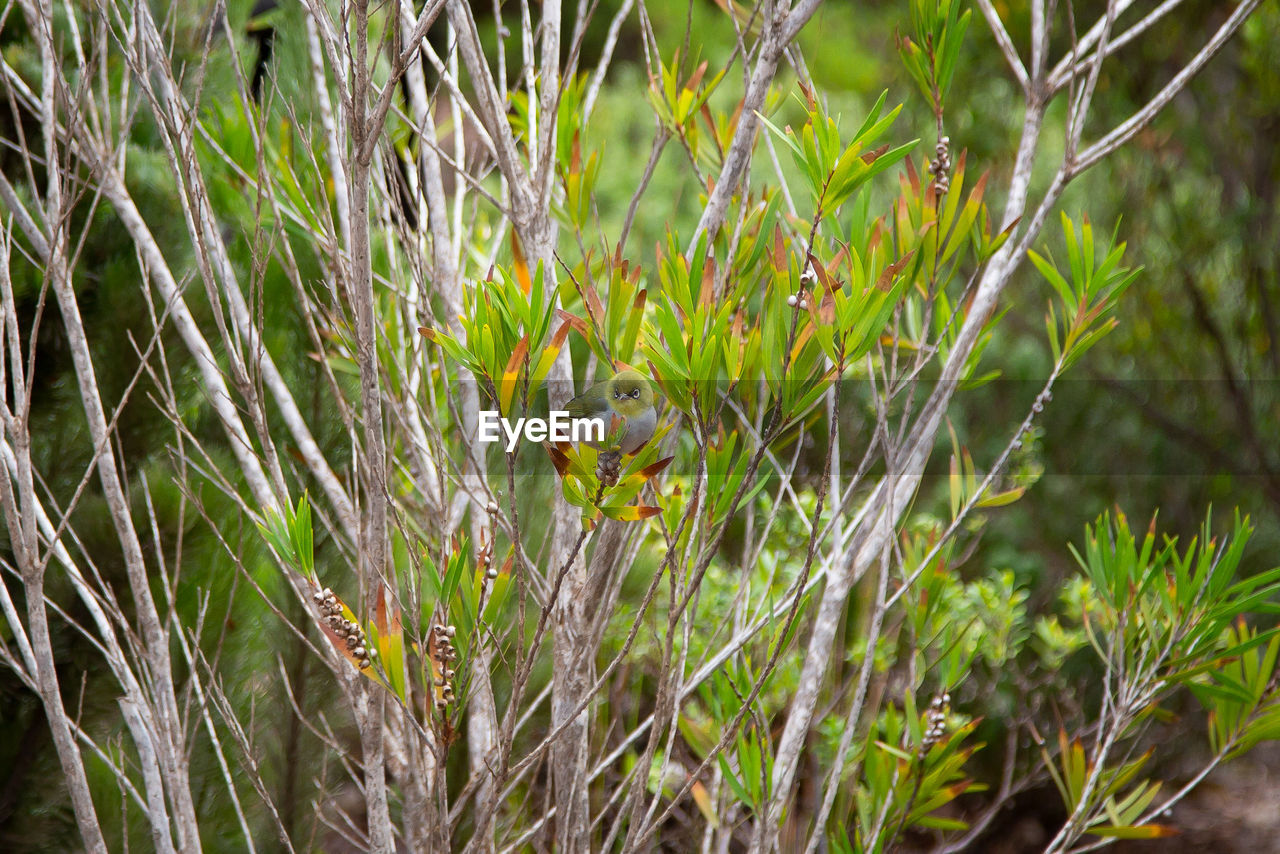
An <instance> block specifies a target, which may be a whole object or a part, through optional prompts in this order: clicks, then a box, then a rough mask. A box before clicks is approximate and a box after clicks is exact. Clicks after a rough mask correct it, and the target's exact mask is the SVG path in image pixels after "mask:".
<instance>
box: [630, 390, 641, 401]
mask: <svg viewBox="0 0 1280 854" xmlns="http://www.w3.org/2000/svg"><path fill="white" fill-rule="evenodd" d="M631 396H632V397H633V398H635V399H636V400H639V399H640V389H638V388H633V389H631Z"/></svg>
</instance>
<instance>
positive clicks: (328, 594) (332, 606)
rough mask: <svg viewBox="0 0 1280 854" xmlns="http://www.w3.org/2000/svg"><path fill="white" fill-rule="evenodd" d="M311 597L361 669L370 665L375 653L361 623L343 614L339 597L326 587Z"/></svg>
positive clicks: (327, 624)
mask: <svg viewBox="0 0 1280 854" xmlns="http://www.w3.org/2000/svg"><path fill="white" fill-rule="evenodd" d="M311 598H312V600H314V601H315V603H316V607H317V608H319V609H320V618H321V619H322V620H324V624H325V625H326V626H328V627H329V629H330V630H331V631H332V632H333V633H334V634H336V635H337V636H338V638H339V639H340V640H341V641H342V643H343V644H345V645H346V648H347V652H348V653H350V655H351V656H352V657H353V658H355V660H356V664H357V665H359V667H360V669H361V670H364V669H365V668H366V667H368V666H369V665H370V663H371V659H372V657H373V656H374V654H375V653H374V651H373V649H372V648H370V646H369V641H368V638H366V637H365V634H364V629H362V628H360V624H359V623H355V622H352V621H351V620H348V619H347V618H346V617H344V616H343V615H342V603H341V602H339V601H338V597H337V596H335V595H334V593H333V591H332V590H330V589H329V588H328V587H326V588H324V589H323V590H317V591H315V592H314V593H312V594H311Z"/></svg>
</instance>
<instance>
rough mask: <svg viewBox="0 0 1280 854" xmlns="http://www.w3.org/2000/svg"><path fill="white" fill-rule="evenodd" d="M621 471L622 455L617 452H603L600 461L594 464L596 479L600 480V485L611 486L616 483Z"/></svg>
mask: <svg viewBox="0 0 1280 854" xmlns="http://www.w3.org/2000/svg"><path fill="white" fill-rule="evenodd" d="M621 471H622V454H620V453H618V452H617V451H605V452H604V453H603V454H601V455H600V461H599V462H597V463H596V477H598V478H600V483H602V484H603V485H605V486H613V485H614V484H616V483H617V482H618V475H619V474H620V473H621Z"/></svg>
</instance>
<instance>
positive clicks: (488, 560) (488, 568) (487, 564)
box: [476, 540, 498, 581]
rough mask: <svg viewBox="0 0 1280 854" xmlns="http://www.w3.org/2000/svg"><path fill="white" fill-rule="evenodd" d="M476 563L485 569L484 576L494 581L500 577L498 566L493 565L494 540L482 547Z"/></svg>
mask: <svg viewBox="0 0 1280 854" xmlns="http://www.w3.org/2000/svg"><path fill="white" fill-rule="evenodd" d="M476 565H477V566H479V567H480V568H481V569H483V570H484V577H485V578H487V579H488V580H490V581H493V580H494V579H495V578H497V577H498V568H497V567H496V566H494V565H493V540H490V541H489V542H487V543H485V544H484V545H483V546H481V547H480V553H479V554H478V555H476Z"/></svg>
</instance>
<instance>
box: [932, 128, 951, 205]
mask: <svg viewBox="0 0 1280 854" xmlns="http://www.w3.org/2000/svg"><path fill="white" fill-rule="evenodd" d="M933 153H934V159H933V161H932V162H930V163H929V174H930V175H932V176H933V189H934V192H935V193H936V194H937V196H938V198H939V199H941V198H942V197H943V196H945V195H946V194H947V190H950V189H951V137H949V136H944V137H942V138H941V139H939V140H938V144H937V145H936V146H935V147H934V149H933Z"/></svg>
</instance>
